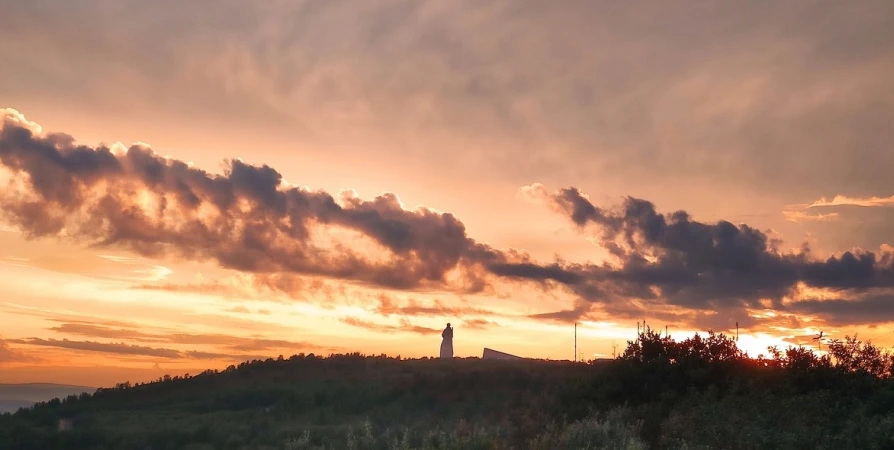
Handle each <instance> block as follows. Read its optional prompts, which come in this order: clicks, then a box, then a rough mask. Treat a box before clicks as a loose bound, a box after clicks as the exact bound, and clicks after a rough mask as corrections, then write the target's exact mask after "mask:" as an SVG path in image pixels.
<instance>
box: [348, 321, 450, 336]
mask: <svg viewBox="0 0 894 450" xmlns="http://www.w3.org/2000/svg"><path fill="white" fill-rule="evenodd" d="M341 321H342V322H343V323H346V324H348V325H351V326H354V327H358V328H365V329H367V330H372V331H378V332H384V333H416V334H436V333H440V332H441V330H438V329H434V328H428V327H423V326H420V325H415V324H412V323H410V321H408V320H406V319H402V320H401V321H400V324H399V325H391V324H383V323H376V322H372V321H367V320H363V319H358V318H356V317H344V318H342V319H341Z"/></svg>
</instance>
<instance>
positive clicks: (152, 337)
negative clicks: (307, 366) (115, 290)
mask: <svg viewBox="0 0 894 450" xmlns="http://www.w3.org/2000/svg"><path fill="white" fill-rule="evenodd" d="M50 330H51V331H56V332H58V333H64V334H71V335H79V336H87V337H99V338H108V339H127V340H131V341H137V342H156V343H166V344H177V345H212V346H220V347H223V348H225V349H227V350H233V351H239V352H268V351H271V350H281V349H288V350H317V351H319V350H321V349H326V348H327V347H322V346H319V345H315V344H311V343H308V342H294V341H287V340H282V339H266V338H260V337H258V338H246V337H237V336H230V335H223V334H190V333H176V332H170V333H145V332H142V331H138V330H136V329H134V328H113V327H108V326H104V325H98V324H90V323H83V322H81V323H63V324H61V325H59V326H55V327H52V328H50ZM330 349H331V348H330Z"/></svg>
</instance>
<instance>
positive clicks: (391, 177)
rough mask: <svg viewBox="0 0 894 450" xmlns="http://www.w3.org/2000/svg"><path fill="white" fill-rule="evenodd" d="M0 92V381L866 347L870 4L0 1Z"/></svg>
mask: <svg viewBox="0 0 894 450" xmlns="http://www.w3.org/2000/svg"><path fill="white" fill-rule="evenodd" d="M0 61H3V64H0V109H2V108H6V109H3V110H2V116H3V120H2V124H0V126H2V130H0V182H2V185H3V188H2V189H3V191H2V195H0V205H2V208H3V213H2V214H0V382H27V381H44V382H58V383H74V384H83V385H91V386H107V385H111V384H114V383H115V382H118V381H124V380H130V381H143V380H147V379H153V378H157V377H159V376H161V375H163V374H166V373H170V374H177V373H185V372H189V373H197V372H199V371H202V370H204V369H207V368H224V367H226V366H227V365H229V364H233V363H238V361H240V360H244V359H250V358H267V357H274V358H275V357H276V356H278V355H280V354H282V355H286V356H288V355H291V354H294V353H301V352H304V353H311V352H313V353H318V354H320V353H322V354H328V353H332V352H353V351H359V352H363V353H375V354H379V353H386V354H389V355H398V354H400V355H402V356H407V357H421V356H434V355H436V354H437V352H438V346H439V344H440V335H439V333H440V330H441V329H442V328H443V326H444V325H445V323H447V322H451V323H452V324H453V325H454V326H455V327H456V334H455V336H456V337H455V344H454V346H455V350H456V354H457V355H458V356H480V354H481V352H482V348H483V347H485V346H486V347H491V348H495V349H498V350H501V351H505V352H509V353H514V354H518V355H522V356H530V357H540V358H553V359H568V358H571V357H573V323H574V322H575V321H578V322H579V323H580V326H579V328H578V334H579V335H578V344H579V349H580V350H581V352H582V353H583V355H584V357H586V358H592V357H603V356H610V355H611V354H612V353H613V349H614V346H615V345H616V346H617V349H618V350H622V349H623V348H624V344H625V342H626V340H628V339H631V338H633V337H634V334H635V331H636V324H637V322H638V321H642V320H646V321H648V323H650V324H652V325H654V326H655V327H656V328H661V329H663V328H664V326H665V325H667V326H668V327H669V328H670V330H671V332H672V333H671V334H673V335H676V336H685V335H689V334H691V333H694V332H696V331H702V332H703V331H705V330H708V329H713V330H717V331H723V332H732V331H734V329H735V323H736V322H739V324H740V328H741V329H740V332H741V334H742V337H741V341H740V342H741V345H742V346H743V347H744V348H746V349H747V350H748V351H749V352H750V353H751V354H753V355H756V354H758V353H762V352H765V349H766V347H767V346H768V345H780V346H785V345H790V344H805V345H813V343H812V341H811V336H812V335H814V334H816V333H817V332H819V330H823V331H824V332H825V334H827V335H830V336H832V337H839V338H841V337H843V336H844V335H846V334H854V333H858V334H859V335H860V336H861V337H864V338H870V339H872V340H873V341H874V342H877V343H880V344H882V345H883V346H890V345H892V344H894V334H892V333H894V326H892V322H894V253H892V252H894V248H892V247H891V246H892V245H894V225H892V224H894V220H892V219H894V177H891V173H892V169H894V150H892V149H894V129H892V128H891V127H890V123H891V122H892V119H894V82H892V81H891V80H894V6H892V5H891V4H890V2H886V1H865V2H860V3H859V4H843V3H842V4H834V3H833V4H824V5H818V4H816V3H815V2H807V1H795V2H785V3H778V4H772V3H769V4H757V3H744V2H743V3H741V4H738V5H723V6H720V5H716V4H702V3H697V2H686V3H683V4H675V5H669V4H661V3H651V4H645V3H642V4H612V3H608V2H589V1H582V0H581V1H569V2H562V3H560V4H546V3H543V2H536V1H533V0H531V1H528V0H524V1H508V0H507V1H497V2H491V3H488V4H486V5H484V4H481V3H479V2H472V1H450V2H446V1H436V2H425V3H419V2H411V1H397V0H388V1H383V2H354V3H348V2H341V1H334V2H314V1H274V2H257V3H255V2H217V3H215V4H214V6H213V7H212V6H210V3H206V2H189V3H184V2H167V1H158V2H137V1H135V0H124V1H112V0H89V1H84V2H76V3H75V2H67V1H62V0H58V1H42V2H13V1H3V0H0ZM57 133H64V134H66V135H69V136H71V138H72V139H73V141H72V140H69V139H67V138H64V137H60V135H58V134H57ZM79 146H80V147H79ZM678 211H685V212H686V213H687V214H685V215H684V214H680V213H677V212H678Z"/></svg>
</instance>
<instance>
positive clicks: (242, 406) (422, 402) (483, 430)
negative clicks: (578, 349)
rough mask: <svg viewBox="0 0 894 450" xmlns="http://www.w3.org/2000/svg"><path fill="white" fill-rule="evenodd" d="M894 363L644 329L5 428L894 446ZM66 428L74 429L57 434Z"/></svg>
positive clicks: (509, 444)
mask: <svg viewBox="0 0 894 450" xmlns="http://www.w3.org/2000/svg"><path fill="white" fill-rule="evenodd" d="M892 372H894V359H892V356H891V354H890V353H888V352H886V351H883V350H882V349H880V348H878V347H876V346H874V345H872V344H871V343H868V342H860V341H859V340H857V339H856V338H847V339H845V340H844V341H833V342H830V343H829V344H828V355H823V356H819V355H817V354H815V353H814V352H812V351H810V350H808V349H804V348H790V349H787V350H785V351H778V350H775V349H771V352H770V356H769V357H767V358H764V357H761V358H758V359H753V358H748V357H746V356H745V355H744V354H743V353H742V352H741V351H740V350H739V349H738V348H737V346H736V343H735V341H734V340H733V339H730V338H728V337H725V336H723V335H715V334H713V333H709V334H708V335H707V336H699V335H696V336H694V337H691V338H688V339H685V340H683V341H679V342H677V341H674V340H673V339H671V338H669V337H666V336H661V335H660V334H658V333H654V332H651V331H646V332H644V333H643V334H641V335H640V337H639V339H638V340H636V341H633V342H629V343H628V346H627V348H626V350H625V351H624V353H623V354H622V355H620V356H619V357H618V358H617V359H616V360H612V361H605V362H591V363H590V364H583V363H571V362H559V361H534V360H527V361H488V360H479V359H477V358H469V359H456V360H451V361H444V360H437V359H431V360H430V359H421V360H402V359H400V358H389V357H385V356H363V355H360V354H350V355H332V356H329V357H326V358H323V357H319V356H315V355H296V356H293V357H291V358H288V359H284V358H279V359H278V360H273V359H269V360H266V361H252V362H246V363H243V364H240V365H239V366H238V367H235V366H231V367H230V368H228V369H227V370H224V371H221V372H217V371H207V372H203V373H201V374H198V375H195V376H188V375H187V376H184V377H179V376H178V377H165V378H163V379H159V380H157V381H155V382H152V383H145V384H136V385H130V384H129V383H123V384H121V385H118V386H116V387H115V388H113V389H101V390H99V391H97V392H96V393H95V394H92V395H90V394H83V395H80V396H71V397H68V398H65V399H62V400H53V401H50V402H45V403H42V404H39V405H37V406H36V407H34V408H31V409H25V410H20V411H19V412H17V413H16V414H14V415H8V414H7V415H2V416H0V444H2V445H0V446H2V448H4V449H7V448H8V449H10V450H13V449H46V448H55V449H68V448H71V449H80V448H84V449H153V450H161V449H249V448H250V449H315V450H321V449H341V448H349V449H566V448H567V449H583V448H586V449H649V448H655V449H714V448H723V449H775V448H778V449H890V448H894V378H892V375H894V373H892ZM60 419H67V420H70V421H71V424H72V429H71V430H67V431H59V430H58V425H59V421H60Z"/></svg>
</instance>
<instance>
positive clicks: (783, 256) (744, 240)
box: [500, 187, 894, 318]
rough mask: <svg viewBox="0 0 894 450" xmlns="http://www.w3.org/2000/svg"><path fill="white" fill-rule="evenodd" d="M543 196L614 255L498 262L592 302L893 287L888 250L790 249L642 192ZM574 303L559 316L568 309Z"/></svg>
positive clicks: (691, 304)
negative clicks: (596, 259) (595, 197)
mask: <svg viewBox="0 0 894 450" xmlns="http://www.w3.org/2000/svg"><path fill="white" fill-rule="evenodd" d="M546 200H547V201H549V202H551V204H552V205H553V206H554V207H555V208H557V209H559V210H561V211H562V212H563V213H564V215H565V216H566V217H567V218H568V219H569V220H570V221H571V222H573V223H574V224H575V225H577V226H578V227H579V228H580V229H582V230H584V229H586V230H592V231H593V232H594V233H595V235H596V237H597V240H598V242H599V243H600V244H601V245H602V246H603V247H605V248H606V249H608V250H609V251H610V253H611V254H612V256H613V258H614V261H609V262H606V263H604V264H601V265H594V264H553V265H539V264H536V263H524V264H514V263H513V264H505V265H504V266H503V267H501V269H500V270H501V273H503V274H507V275H513V274H514V275H518V276H530V277H539V278H542V279H544V280H552V281H554V282H557V283H559V284H562V285H565V286H567V287H568V288H570V289H571V290H572V291H573V292H575V293H577V294H579V295H580V296H581V297H582V298H584V299H587V300H590V301H592V302H596V303H601V304H612V303H618V302H630V301H631V300H644V301H647V302H650V303H653V304H669V305H674V306H680V307H684V308H689V309H693V310H705V311H729V310H735V309H740V310H741V309H742V308H746V307H753V308H757V307H760V306H761V305H762V304H761V302H762V301H763V300H770V301H771V302H772V304H773V306H774V307H775V308H777V309H782V308H784V305H783V300H784V299H785V298H786V297H787V296H789V295H790V294H792V293H793V290H794V289H795V288H796V286H798V285H799V284H803V285H805V286H808V287H813V288H822V289H830V290H838V291H852V292H856V293H860V292H866V291H867V290H871V289H880V288H890V287H894V253H891V252H890V251H887V250H885V249H883V250H882V251H880V252H877V253H876V252H871V251H866V250H859V249H858V250H853V251H846V252H843V253H842V254H840V255H837V256H831V257H829V258H827V259H825V260H820V259H817V258H814V257H812V255H811V252H810V249H809V247H807V246H806V244H805V246H804V247H803V248H802V249H801V250H800V251H798V252H785V251H782V250H780V242H779V241H778V240H777V239H774V238H771V237H770V236H768V234H767V233H765V232H762V231H760V230H758V229H755V228H752V227H750V226H748V225H745V224H740V225H735V224H733V223H730V222H727V221H718V222H716V223H704V222H699V221H697V220H694V219H693V218H692V217H691V216H690V215H689V214H688V213H686V212H685V211H676V212H672V213H668V214H661V213H659V212H657V210H656V208H655V205H654V204H652V203H651V202H649V201H646V200H642V199H638V198H633V197H628V198H626V199H625V201H624V202H623V204H621V205H618V206H616V207H613V208H609V209H605V208H601V207H598V206H596V205H593V204H592V203H591V202H590V200H589V199H588V198H587V197H586V196H585V195H584V194H583V193H581V192H580V191H579V190H578V189H576V188H573V187H570V188H565V189H561V190H559V191H557V192H555V193H549V194H547V198H546ZM576 312H577V311H575V310H570V311H563V312H559V313H554V316H555V317H559V318H571V317H572V316H574V315H575V314H576ZM579 312H581V313H583V312H584V311H583V310H581V311H579ZM551 317H552V316H551Z"/></svg>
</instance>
